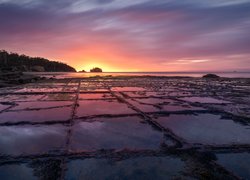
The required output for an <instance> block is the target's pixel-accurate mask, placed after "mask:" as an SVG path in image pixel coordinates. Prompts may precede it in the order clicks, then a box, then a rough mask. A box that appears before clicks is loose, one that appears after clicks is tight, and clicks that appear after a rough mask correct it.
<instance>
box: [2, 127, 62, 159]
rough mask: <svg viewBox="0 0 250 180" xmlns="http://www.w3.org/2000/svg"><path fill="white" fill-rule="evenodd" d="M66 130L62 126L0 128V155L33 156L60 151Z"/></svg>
mask: <svg viewBox="0 0 250 180" xmlns="http://www.w3.org/2000/svg"><path fill="white" fill-rule="evenodd" d="M66 136H67V128H66V127H65V126H63V125H48V126H46V125H43V126H35V125H33V126H32V125H25V126H0V154H1V155H13V156H17V155H34V154H40V153H53V152H54V151H62V150H63V148H64V145H65V143H66Z"/></svg>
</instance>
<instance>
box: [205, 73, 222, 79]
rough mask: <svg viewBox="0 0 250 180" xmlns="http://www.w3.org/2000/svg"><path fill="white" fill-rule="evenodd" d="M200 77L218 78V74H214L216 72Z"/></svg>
mask: <svg viewBox="0 0 250 180" xmlns="http://www.w3.org/2000/svg"><path fill="white" fill-rule="evenodd" d="M202 78H212V79H214V78H220V76H218V75H216V74H206V75H204V76H202Z"/></svg>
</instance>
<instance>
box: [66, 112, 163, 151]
mask: <svg viewBox="0 0 250 180" xmlns="http://www.w3.org/2000/svg"><path fill="white" fill-rule="evenodd" d="M165 141H166V139H165V137H164V136H163V133H162V132H160V131H157V130H155V129H153V128H152V127H150V126H149V125H148V124H145V123H143V120H142V119H140V118H139V117H136V116H134V117H124V118H98V119H94V120H93V121H92V122H79V123H76V124H75V125H74V126H73V130H72V139H71V145H70V147H71V151H73V152H74V151H95V150H100V149H115V150H122V149H133V150H135V149H160V145H161V143H163V142H165Z"/></svg>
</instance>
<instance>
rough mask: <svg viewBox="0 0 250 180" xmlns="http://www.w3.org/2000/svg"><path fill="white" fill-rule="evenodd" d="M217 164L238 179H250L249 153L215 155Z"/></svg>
mask: <svg viewBox="0 0 250 180" xmlns="http://www.w3.org/2000/svg"><path fill="white" fill-rule="evenodd" d="M217 158H218V160H217V162H218V163H219V164H220V165H221V166H223V167H225V168H226V169H227V170H229V171H231V172H233V173H234V174H235V175H237V176H238V177H241V178H244V179H250V167H249V164H250V153H228V154H217Z"/></svg>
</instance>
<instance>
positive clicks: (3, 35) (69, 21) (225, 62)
mask: <svg viewBox="0 0 250 180" xmlns="http://www.w3.org/2000/svg"><path fill="white" fill-rule="evenodd" d="M58 6H59V7H60V8H58ZM249 7H250V6H249V2H248V1H245V0H244V1H237V2H236V1H231V0H229V1H207V0H205V1H195V0H191V1H187V2H186V1H185V2H184V1H183V2H182V1H181V2H177V1H172V0H170V1H163V0H159V1H157V2H156V1H150V0H140V1H126V2H125V1H122V0H97V1H83V0H76V1H67V0H62V1H60V3H59V2H58V1H55V2H54V1H35V0H25V1H16V0H0V22H1V28H0V39H1V41H0V49H5V50H7V51H12V52H17V53H20V54H27V55H30V56H40V57H45V58H48V59H51V60H58V61H62V62H65V63H67V64H69V65H70V66H72V67H74V68H75V69H76V70H78V71H79V70H86V71H89V69H90V68H92V67H93V66H100V67H102V68H103V70H104V71H114V72H118V71H122V72H127V71H249V70H250V69H249V67H250V54H249V49H250V44H249V42H250V39H249V37H250V36H249V31H250V24H249V17H250V13H249V12H250V10H249ZM10 22H11V23H10Z"/></svg>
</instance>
